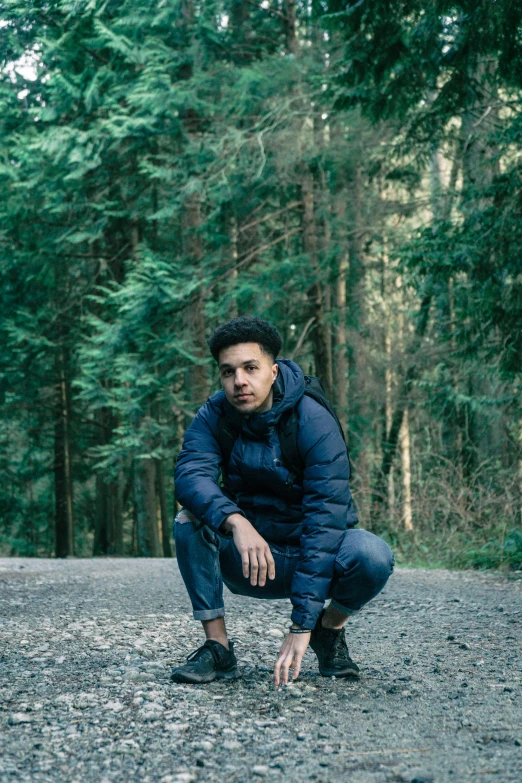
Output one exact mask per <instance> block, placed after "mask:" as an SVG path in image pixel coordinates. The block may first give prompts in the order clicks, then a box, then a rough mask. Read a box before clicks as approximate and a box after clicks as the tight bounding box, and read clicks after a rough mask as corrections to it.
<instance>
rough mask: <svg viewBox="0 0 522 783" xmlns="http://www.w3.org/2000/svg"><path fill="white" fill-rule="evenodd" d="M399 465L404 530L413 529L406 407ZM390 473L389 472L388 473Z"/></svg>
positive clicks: (408, 427) (408, 428) (409, 445)
mask: <svg viewBox="0 0 522 783" xmlns="http://www.w3.org/2000/svg"><path fill="white" fill-rule="evenodd" d="M401 467H402V521H403V525H404V528H405V530H408V531H409V532H412V531H413V515H412V503H411V444H410V424H409V416H408V408H406V410H405V411H404V416H403V418H402V425H401ZM390 475H391V473H390Z"/></svg>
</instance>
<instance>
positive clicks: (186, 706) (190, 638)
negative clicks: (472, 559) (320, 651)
mask: <svg viewBox="0 0 522 783" xmlns="http://www.w3.org/2000/svg"><path fill="white" fill-rule="evenodd" d="M521 592H522V581H520V580H514V579H508V578H506V577H504V576H501V575H498V574H477V573H471V572H450V571H427V570H425V571H424V570H408V569H402V570H397V571H396V573H395V574H394V576H393V577H392V579H391V580H390V582H389V584H388V586H387V587H386V589H385V590H384V592H383V593H382V594H381V595H380V596H379V597H378V598H376V599H375V600H374V601H373V602H372V603H371V604H370V605H369V606H368V608H367V609H365V610H363V612H361V613H360V615H359V616H358V617H357V618H354V619H351V620H350V622H349V625H348V631H347V637H348V645H349V648H350V652H351V654H352V657H353V658H354V660H356V661H357V662H358V663H359V665H360V666H361V671H362V676H361V679H360V680H359V681H356V682H353V681H345V680H335V679H325V678H322V677H320V676H319V675H318V673H317V668H316V659H315V656H314V654H313V653H312V652H311V651H310V652H307V654H306V656H305V665H304V671H303V674H302V677H301V678H300V679H299V682H298V683H296V684H295V685H292V686H290V687H287V688H284V689H283V690H274V688H273V686H272V684H271V674H272V668H273V663H274V660H275V657H276V653H277V651H278V649H279V646H280V644H281V642H282V640H283V633H284V629H285V628H286V626H287V625H288V617H289V603H288V602H287V601H273V602H261V601H254V600H252V599H247V598H239V597H235V596H232V595H230V594H227V595H226V605H227V610H228V626H229V630H230V634H231V637H232V638H234V639H236V642H237V646H236V649H237V653H238V658H239V661H240V666H241V672H242V677H241V679H239V680H237V681H235V682H232V683H219V682H218V683H212V684H210V685H207V686H195V685H192V686H190V685H174V684H173V683H171V682H170V681H169V673H170V667H171V665H172V664H177V663H180V662H183V661H184V658H185V656H186V655H187V654H188V652H190V651H191V650H192V649H193V648H194V647H196V646H198V645H199V644H200V643H201V635H200V634H201V632H200V630H199V628H198V625H197V624H196V623H195V622H194V621H193V620H192V617H191V613H190V605H189V601H188V598H187V596H186V594H185V590H184V586H183V583H182V581H181V577H180V575H179V572H178V569H177V565H176V562H175V561H169V560H117V559H97V560H66V561H56V560H30V559H12V560H9V559H0V632H1V639H2V642H1V645H2V646H1V657H0V684H1V692H0V693H1V695H0V708H1V709H0V781H2V783H3V782H4V781H17V783H18V782H19V781H20V782H22V781H30V782H31V783H43V782H44V781H53V782H54V781H66V782H67V783H81V782H83V781H89V782H90V781H92V782H93V783H112V781H114V782H117V783H120V782H121V783H129V782H132V783H133V782H134V781H144V782H145V781H151V783H156V782H157V783H189V781H198V782H201V783H206V781H220V782H221V781H237V782H238V783H241V782H242V781H245V782H246V781H256V780H259V781H261V779H262V778H268V779H274V780H280V781H285V783H286V782H287V781H289V782H290V783H297V781H299V783H303V781H308V780H310V781H313V780H315V781H321V783H322V782H323V781H331V782H332V783H337V781H349V783H385V781H386V782H387V781H390V782H391V781H393V782H394V783H401V782H403V783H414V782H415V783H421V782H424V783H427V782H428V781H433V783H443V782H445V781H452V782H453V783H460V781H468V780H473V781H474V783H482V781H484V782H485V783H486V781H490V780H494V779H496V780H498V781H499V782H500V781H501V783H507V781H517V783H520V781H521V780H522V747H521V746H522V709H521V692H522V687H521V669H520V658H521V656H520V652H521V645H520V621H521V619H522V602H521V600H520V598H521Z"/></svg>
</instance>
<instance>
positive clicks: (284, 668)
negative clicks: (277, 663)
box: [281, 655, 293, 685]
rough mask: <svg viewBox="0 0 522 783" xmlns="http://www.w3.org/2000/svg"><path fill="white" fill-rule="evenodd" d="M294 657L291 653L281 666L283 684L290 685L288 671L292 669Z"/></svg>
mask: <svg viewBox="0 0 522 783" xmlns="http://www.w3.org/2000/svg"><path fill="white" fill-rule="evenodd" d="M292 658H293V656H292V655H289V656H288V657H287V658H285V660H284V661H283V665H282V666H281V674H282V677H281V680H282V685H288V672H289V671H290V667H291V666H292V664H293V660H292Z"/></svg>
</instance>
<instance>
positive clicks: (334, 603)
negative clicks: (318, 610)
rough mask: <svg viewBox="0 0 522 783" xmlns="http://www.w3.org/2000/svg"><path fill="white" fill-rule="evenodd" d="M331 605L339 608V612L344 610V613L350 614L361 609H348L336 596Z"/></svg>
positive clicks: (356, 612)
mask: <svg viewBox="0 0 522 783" xmlns="http://www.w3.org/2000/svg"><path fill="white" fill-rule="evenodd" d="M330 603H331V605H332V606H333V608H334V609H337V611H338V612H342V613H343V614H346V615H349V614H358V613H359V612H360V611H361V610H360V609H348V607H347V606H343V605H342V604H340V603H339V601H336V600H335V598H332V600H331V602H330Z"/></svg>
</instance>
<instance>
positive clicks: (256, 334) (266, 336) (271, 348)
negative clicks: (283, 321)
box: [208, 316, 283, 362]
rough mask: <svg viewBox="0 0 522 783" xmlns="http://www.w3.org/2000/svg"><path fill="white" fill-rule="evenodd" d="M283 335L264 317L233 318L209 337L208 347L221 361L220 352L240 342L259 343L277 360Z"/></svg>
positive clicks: (273, 359)
mask: <svg viewBox="0 0 522 783" xmlns="http://www.w3.org/2000/svg"><path fill="white" fill-rule="evenodd" d="M282 342H283V341H282V339H281V335H280V334H279V332H278V331H277V329H276V328H275V326H272V324H269V323H268V321H265V320H264V318H257V317H255V316H252V317H247V316H243V317H241V318H232V320H231V321H227V322H226V323H225V324H222V325H221V326H218V327H217V329H215V330H214V331H213V332H212V334H211V335H210V337H209V340H208V347H209V348H210V353H211V354H212V356H213V357H214V359H215V360H216V362H217V361H219V353H220V351H222V350H223V348H229V347H230V346H231V345H238V343H258V344H259V345H260V347H261V350H262V351H264V353H266V354H267V355H268V356H270V357H271V359H272V361H275V360H276V358H277V355H278V353H279V351H280V350H281V345H282Z"/></svg>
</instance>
